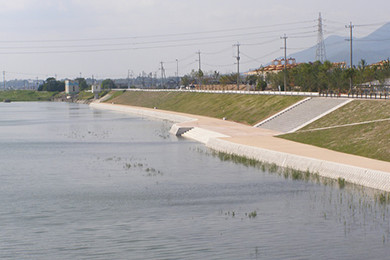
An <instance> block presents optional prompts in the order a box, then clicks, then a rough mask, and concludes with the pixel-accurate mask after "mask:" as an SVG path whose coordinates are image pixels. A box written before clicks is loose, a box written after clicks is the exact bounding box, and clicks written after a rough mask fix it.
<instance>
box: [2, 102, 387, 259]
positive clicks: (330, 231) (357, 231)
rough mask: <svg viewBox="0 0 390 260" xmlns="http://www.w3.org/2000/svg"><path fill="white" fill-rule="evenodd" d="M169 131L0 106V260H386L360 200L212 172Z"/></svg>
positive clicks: (80, 111) (227, 170)
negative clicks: (254, 213) (253, 215)
mask: <svg viewBox="0 0 390 260" xmlns="http://www.w3.org/2000/svg"><path fill="white" fill-rule="evenodd" d="M169 128H170V123H168V122H163V121H153V120H150V119H143V118H138V117H133V116H129V115H125V114H120V113H113V112H108V111H99V110H92V109H90V108H89V107H88V106H86V105H77V104H66V103H10V104H4V103H0V234H1V236H0V258H1V259H389V258H390V243H389V241H390V240H389V239H390V237H389V210H388V206H386V205H381V204H380V203H379V202H377V201H376V200H375V199H374V197H373V196H371V195H367V192H365V191H362V190H359V189H352V188H346V189H343V190H342V189H339V188H338V187H337V185H324V184H318V183H315V182H311V181H309V182H305V181H300V180H298V181H297V180H291V179H285V178H284V177H283V176H279V175H277V174H270V173H267V172H263V171H261V170H259V169H256V168H250V167H245V166H243V165H237V164H234V163H232V162H222V161H220V160H219V159H218V158H216V157H214V156H212V155H211V154H210V151H208V150H207V149H206V148H205V147H204V146H202V145H200V144H198V143H196V142H193V141H191V140H187V139H178V138H177V137H174V136H171V135H169V133H168V130H169ZM253 212H256V214H257V215H256V217H252V218H250V217H248V215H249V214H250V213H253Z"/></svg>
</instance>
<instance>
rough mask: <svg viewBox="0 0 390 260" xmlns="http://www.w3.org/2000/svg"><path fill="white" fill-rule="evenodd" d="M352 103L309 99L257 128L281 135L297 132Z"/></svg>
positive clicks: (338, 100)
mask: <svg viewBox="0 0 390 260" xmlns="http://www.w3.org/2000/svg"><path fill="white" fill-rule="evenodd" d="M350 101H351V99H344V98H321V97H315V98H307V99H305V100H303V101H301V102H299V103H297V104H296V105H293V106H291V107H289V108H287V109H285V110H283V111H281V112H280V113H278V114H276V115H275V116H272V117H270V118H269V119H266V120H264V121H263V122H260V123H259V124H257V125H256V127H261V128H266V129H270V130H274V131H278V132H281V133H291V132H295V131H297V130H299V129H300V128H302V127H304V126H306V125H308V124H309V123H311V122H314V121H315V120H317V119H319V118H321V117H323V116H325V115H327V114H329V113H330V112H332V111H334V110H336V109H338V108H340V107H341V106H343V105H345V104H347V103H349V102H350Z"/></svg>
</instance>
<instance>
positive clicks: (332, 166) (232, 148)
mask: <svg viewBox="0 0 390 260" xmlns="http://www.w3.org/2000/svg"><path fill="white" fill-rule="evenodd" d="M206 145H207V147H209V148H211V149H213V150H216V151H220V152H224V153H230V154H236V155H239V156H245V157H247V158H253V159H256V160H259V161H263V162H267V163H275V164H276V165H278V166H282V167H290V168H293V169H296V170H300V171H307V170H309V171H310V172H312V173H318V174H319V175H320V176H323V177H327V178H331V179H336V180H337V179H338V178H343V179H345V181H347V182H349V183H353V184H357V185H361V186H365V187H369V188H373V189H378V190H383V191H387V192H390V174H389V173H386V172H382V171H376V170H370V169H364V168H359V167H355V166H350V165H345V164H339V163H334V162H329V161H323V160H318V159H314V158H308V157H303V156H299V155H294V154H288V153H282V152H276V151H272V150H267V149H263V148H258V147H253V146H247V145H241V144H236V143H232V142H229V141H226V140H222V139H217V138H211V139H210V140H209V142H208V143H207V144H206Z"/></svg>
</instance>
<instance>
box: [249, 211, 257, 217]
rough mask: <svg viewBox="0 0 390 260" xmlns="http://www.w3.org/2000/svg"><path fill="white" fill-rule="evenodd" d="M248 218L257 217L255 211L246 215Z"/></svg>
mask: <svg viewBox="0 0 390 260" xmlns="http://www.w3.org/2000/svg"><path fill="white" fill-rule="evenodd" d="M248 217H249V218H255V217H257V212H256V210H255V211H252V212H251V213H249V214H248Z"/></svg>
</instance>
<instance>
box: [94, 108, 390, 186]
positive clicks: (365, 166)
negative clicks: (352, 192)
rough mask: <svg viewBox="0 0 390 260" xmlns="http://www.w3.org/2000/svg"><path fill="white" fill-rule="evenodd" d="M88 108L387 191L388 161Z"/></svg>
mask: <svg viewBox="0 0 390 260" xmlns="http://www.w3.org/2000/svg"><path fill="white" fill-rule="evenodd" d="M90 106H91V107H92V108H96V109H106V110H113V111H119V112H125V113H131V114H137V115H140V116H145V117H152V118H159V119H164V120H169V121H172V122H174V123H175V124H174V125H173V126H172V129H171V132H172V133H174V134H180V135H183V136H185V137H189V138H192V139H194V140H197V141H200V142H202V143H204V144H205V145H206V146H207V147H209V148H211V149H214V150H216V151H220V152H225V153H231V154H236V155H239V156H245V157H248V158H251V159H256V160H259V161H263V162H267V163H271V164H273V163H274V164H277V165H278V166H281V167H289V168H293V169H296V170H300V171H310V172H313V173H317V174H319V175H320V176H323V177H327V178H332V179H336V180H337V179H339V178H341V179H344V180H345V181H346V182H349V183H353V184H356V185H361V186H365V187H369V188H373V189H377V190H382V191H386V192H390V163H389V162H384V161H379V160H374V159H369V158H365V157H361V156H356V155H350V154H345V153H341V152H336V151H332V150H328V149H324V148H319V147H315V146H311V145H307V144H302V143H297V142H293V141H289V140H284V139H280V138H276V137H274V135H275V134H278V133H276V132H273V131H271V130H265V129H261V128H254V127H251V126H247V125H243V124H239V123H235V122H231V121H226V120H220V119H215V118H210V117H203V116H196V115H190V114H184V113H178V112H171V111H161V110H159V109H148V108H140V107H132V106H125V105H116V104H107V103H91V104H90Z"/></svg>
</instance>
